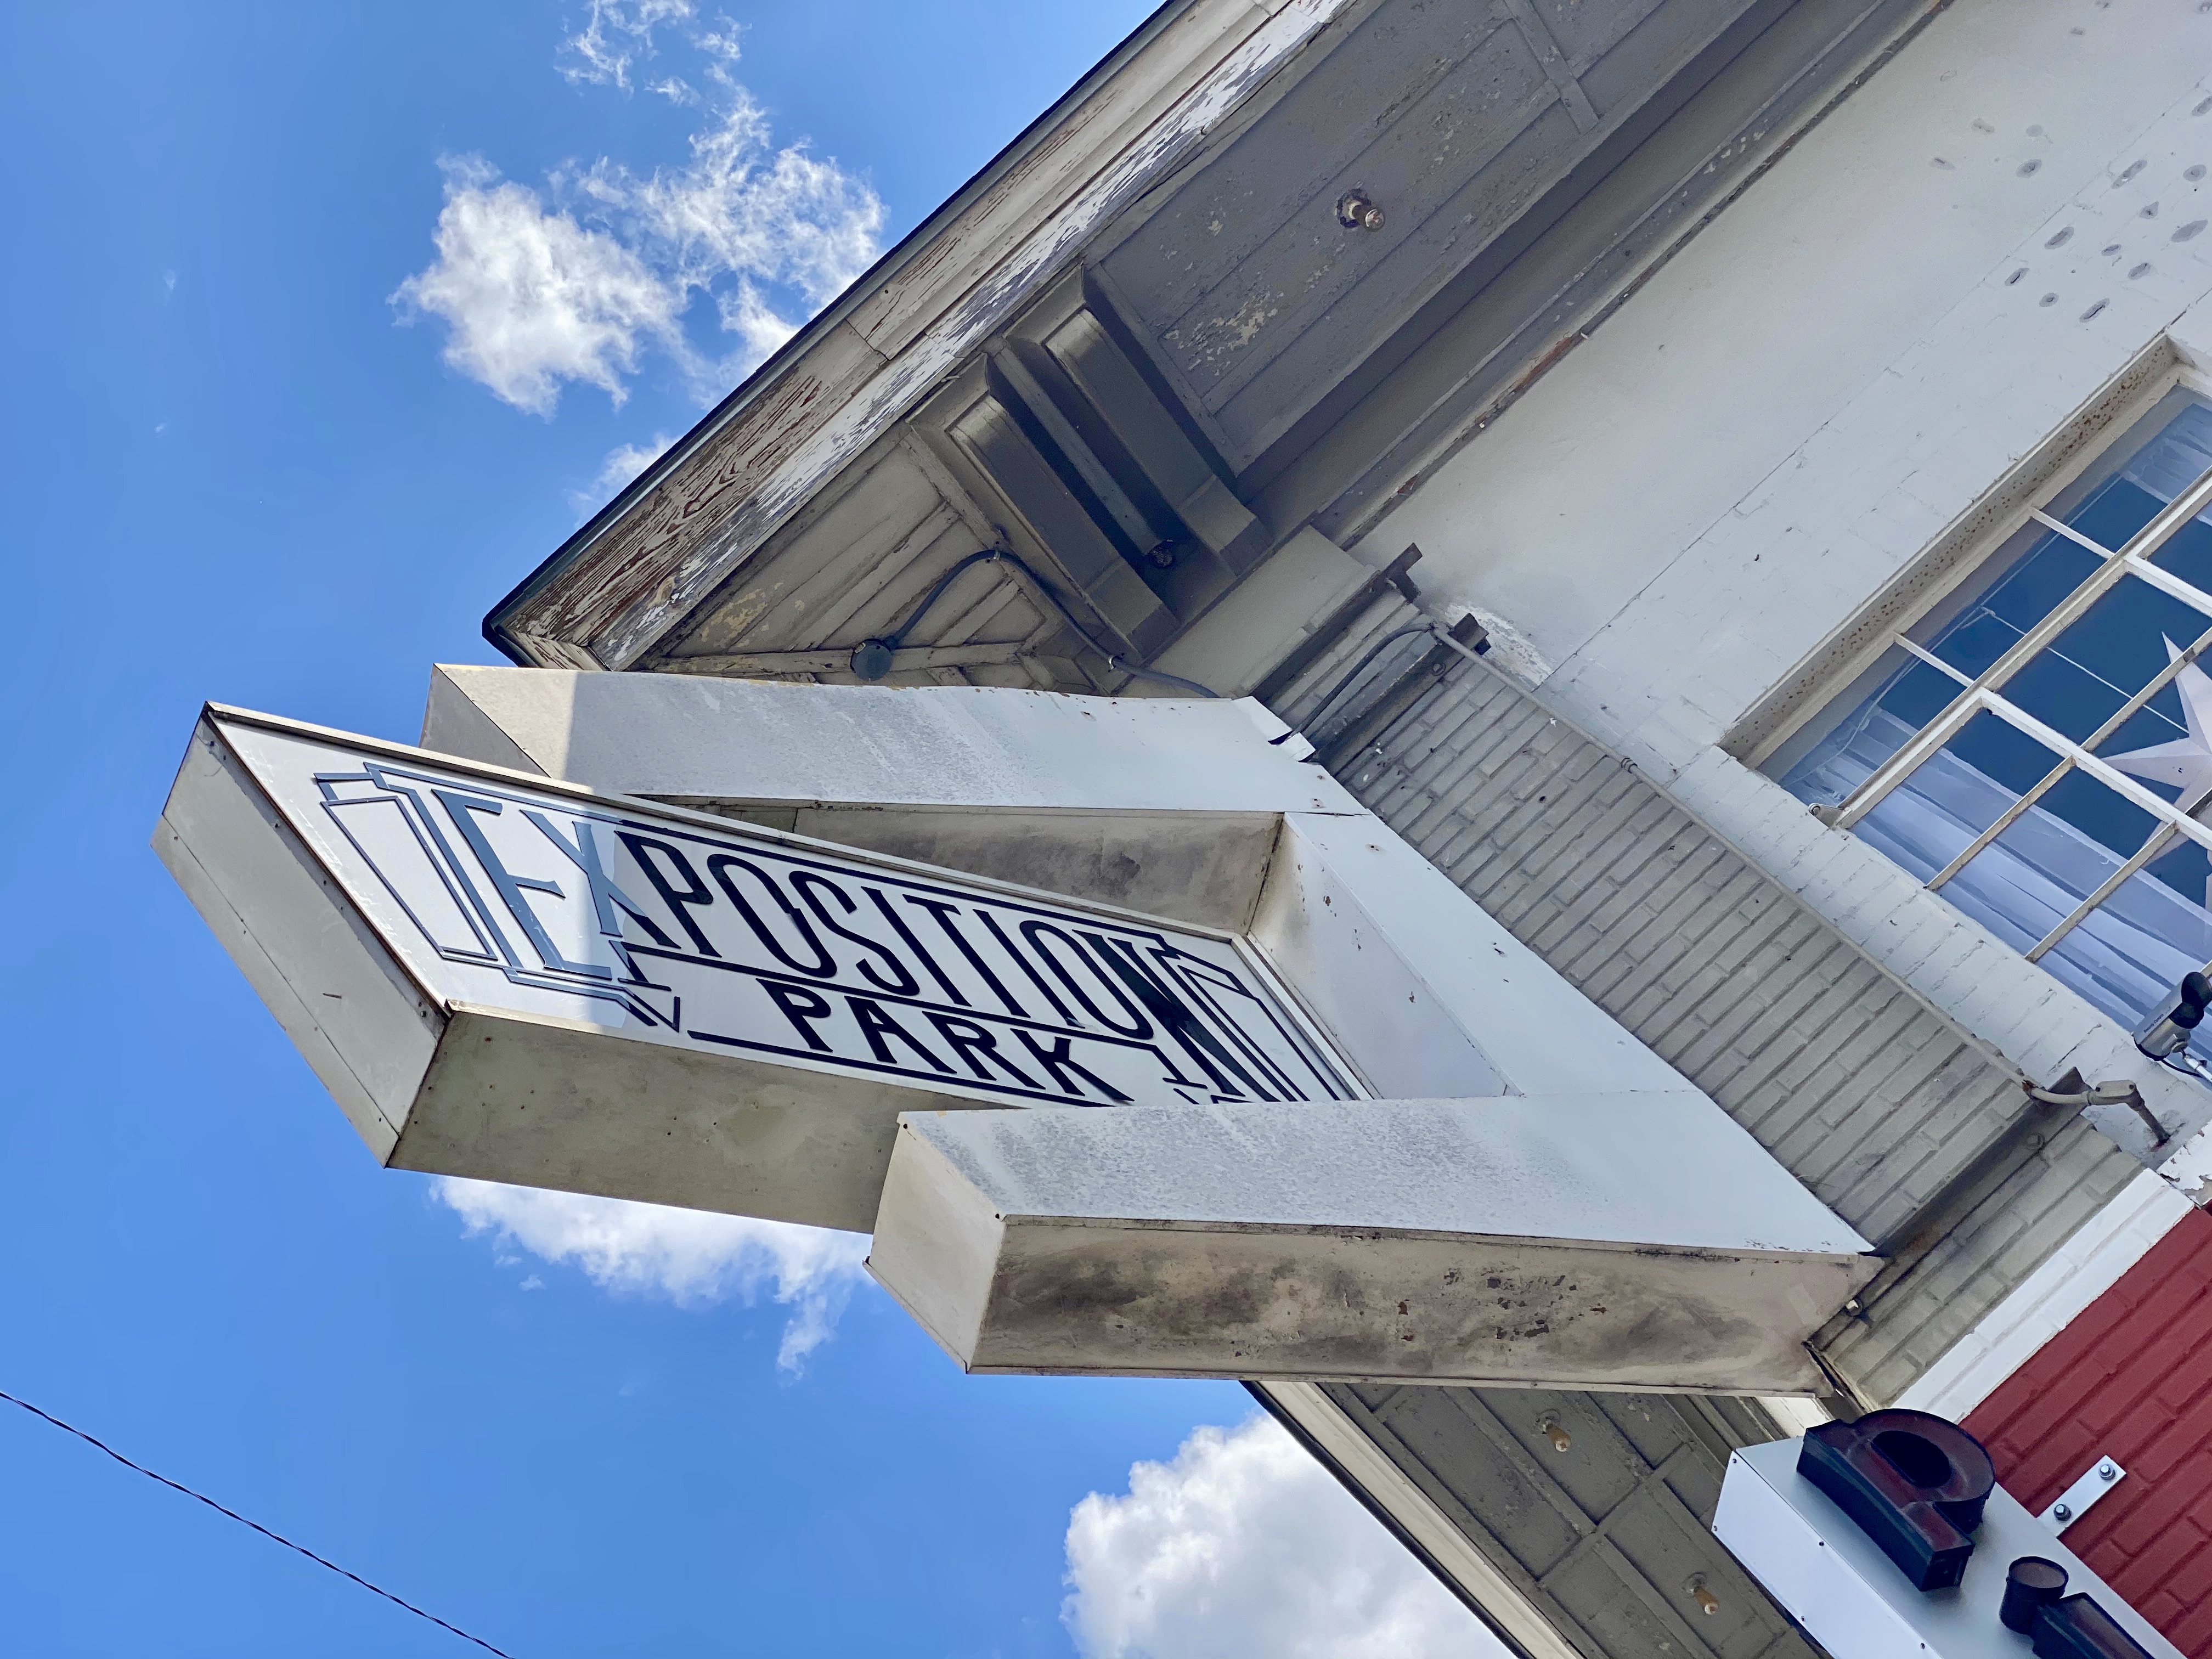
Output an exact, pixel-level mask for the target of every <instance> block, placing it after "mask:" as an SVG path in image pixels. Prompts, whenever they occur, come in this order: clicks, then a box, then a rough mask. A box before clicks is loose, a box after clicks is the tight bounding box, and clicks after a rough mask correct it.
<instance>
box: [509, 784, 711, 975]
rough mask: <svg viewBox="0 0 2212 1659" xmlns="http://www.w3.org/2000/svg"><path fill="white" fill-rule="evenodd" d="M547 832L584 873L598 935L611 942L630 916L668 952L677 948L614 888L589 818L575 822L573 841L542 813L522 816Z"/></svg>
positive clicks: (664, 932) (666, 935) (618, 937)
mask: <svg viewBox="0 0 2212 1659" xmlns="http://www.w3.org/2000/svg"><path fill="white" fill-rule="evenodd" d="M522 816H523V817H526V818H528V819H529V820H530V821H531V822H532V823H534V824H536V825H537V826H538V829H540V830H541V831H542V832H543V833H544V836H545V839H546V840H548V841H550V842H552V843H553V844H554V845H555V846H556V847H557V848H560V849H561V851H562V853H563V854H566V855H567V857H568V862H569V863H571V864H573V865H574V866H576V867H577V868H578V869H579V870H581V871H582V872H584V884H585V885H586V887H588V888H589V889H590V890H591V895H592V915H593V916H594V917H596V918H597V920H598V921H599V932H600V933H604V934H605V936H606V937H607V938H609V939H621V938H622V936H623V925H622V919H623V916H625V915H627V916H628V917H629V919H630V920H631V921H635V923H636V924H637V925H638V926H639V927H642V928H644V929H645V931H646V933H647V934H648V935H649V936H650V937H651V939H652V940H653V943H654V944H655V945H662V946H665V948H667V949H668V950H671V951H672V950H674V949H675V948H676V941H675V940H674V939H671V938H670V937H669V935H668V932H667V930H666V929H665V928H664V927H661V925H660V924H659V922H657V921H654V920H653V918H652V917H651V916H648V915H646V914H645V912H644V911H642V910H641V909H639V908H637V902H636V901H635V900H634V899H632V898H631V897H630V896H629V894H627V893H625V892H623V890H622V889H621V888H619V887H617V886H616V885H615V884H614V881H613V879H612V878H611V877H610V876H609V875H608V874H607V872H606V869H605V866H604V865H603V864H602V863H601V862H600V860H599V838H598V837H597V836H594V835H593V834H592V821H591V820H590V819H589V818H577V819H575V820H574V825H575V830H576V838H575V840H574V841H573V842H572V841H570V840H569V839H568V836H564V835H562V833H561V830H560V829H559V828H558V826H556V824H555V823H554V822H553V821H552V820H551V819H550V818H549V817H546V816H545V814H544V813H543V812H533V811H525V812H524V813H523V815H522Z"/></svg>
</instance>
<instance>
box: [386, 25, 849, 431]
mask: <svg viewBox="0 0 2212 1659" xmlns="http://www.w3.org/2000/svg"><path fill="white" fill-rule="evenodd" d="M656 30H666V31H672V32H674V33H676V34H677V35H678V37H679V38H680V43H681V45H682V46H683V48H684V50H685V51H686V52H690V54H692V55H693V56H694V57H696V58H697V59H699V61H700V63H701V64H702V68H701V69H700V70H699V71H698V73H699V76H700V78H701V80H702V83H703V85H704V88H705V90H703V91H702V90H700V89H698V88H695V87H694V86H693V85H692V84H691V83H690V82H687V81H685V80H684V79H683V78H682V77H681V76H675V75H669V76H663V77H662V78H661V79H660V80H659V81H656V82H652V83H650V84H649V88H648V89H650V90H653V91H657V92H659V93H662V94H665V95H666V96H668V97H670V98H671V99H672V100H675V101H677V102H678V103H679V104H685V105H694V106H699V107H701V108H702V112H703V115H704V118H703V120H702V125H700V127H699V128H698V130H697V131H695V132H694V133H693V134H692V135H691V137H690V143H689V150H690V154H689V157H688V159H687V160H686V161H685V162H684V164H683V165H682V166H679V167H656V168H654V169H653V171H652V172H651V173H645V174H640V173H635V172H634V171H633V170H631V169H630V168H629V167H627V166H626V165H624V164H623V163H621V162H619V161H615V160H613V159H612V158H611V157H608V156H601V157H600V158H599V160H597V161H593V162H592V163H590V164H589V165H588V166H585V165H581V164H576V163H571V164H568V165H567V166H564V167H560V168H557V169H556V170H555V171H554V172H553V173H550V174H549V175H548V177H547V179H546V183H545V188H544V190H543V191H539V190H537V189H533V188H532V187H531V186H529V185H523V184H519V183H516V182H513V181H512V180H507V179H502V178H501V175H500V173H499V172H498V170H497V169H496V168H495V167H492V166H491V165H490V164H489V162H487V161H484V160H483V158H482V157H479V156H464V157H460V158H458V159H452V158H449V159H448V160H447V161H444V162H442V163H441V166H443V167H444V168H445V170H446V199H445V205H444V207H443V209H442V210H441V212H440V213H439V216H438V223H437V228H436V230H435V233H434V234H433V238H432V240H433V242H434V243H435V246H436V248H437V258H435V260H434V261H433V262H432V263H431V264H430V265H429V266H428V268H427V269H425V270H422V271H420V272H418V273H416V275H414V276H410V277H409V278H407V280H406V281H405V282H404V283H401V284H400V285H399V288H398V290H397V291H396V292H395V293H394V294H393V295H392V301H393V303H394V304H395V305H397V306H398V307H400V312H401V318H402V320H412V319H414V318H416V316H419V315H422V314H424V313H428V314H429V315H432V316H435V317H437V318H439V319H441V320H442V321H443V322H444V323H445V324H446V325H447V343H446V348H445V359H446V362H447V363H448V364H449V365H451V366H452V367H453V368H456V369H458V370H459V371H460V372H461V373H462V374H466V375H468V376H470V377H471V379H473V380H479V381H481V382H483V385H485V386H489V388H490V389H491V391H492V392H493V393H494V394H495V395H496V396H497V397H499V398H503V399H505V400H506V401H507V403H510V404H513V405H514V406H515V407H516V408H518V409H521V410H527V411H528V412H530V413H532V414H536V415H544V416H550V415H551V414H552V413H553V411H554V409H555V407H556V404H558V402H559V399H560V394H561V388H562V386H563V385H564V384H566V383H567V382H569V381H576V382H580V383H581V384H583V385H586V386H597V387H599V389H600V390H602V391H604V392H606V393H607V394H608V396H609V397H610V398H612V399H613V400H614V401H615V402H616V403H617V404H620V403H621V402H622V400H623V389H624V383H625V381H626V380H627V379H628V377H629V376H630V375H632V374H635V373H636V372H637V369H638V367H639V364H640V362H641V359H642V358H643V357H644V356H646V355H647V353H648V352H653V351H658V352H659V353H661V354H663V355H664V356H666V357H667V358H668V359H669V360H670V361H671V362H673V363H674V364H675V365H676V366H677V368H678V369H679V370H680V371H681V372H682V374H684V377H685V378H686V380H689V381H690V385H691V387H692V389H693V391H694V392H695V393H696V394H698V395H700V396H701V397H702V398H705V397H708V396H711V395H712V394H714V392H719V391H720V390H722V389H725V388H726V386H728V385H729V384H730V383H731V382H732V381H734V380H738V379H741V378H742V377H743V376H744V375H745V374H749V373H750V371H751V370H752V369H753V368H756V367H757V366H758V365H759V364H760V363H761V362H763V361H764V360H765V359H766V358H767V357H768V356H769V354H770V353H772V352H773V351H775V349H776V348H777V347H778V346H780V345H781V344H782V343H784V342H785V341H786V340H787V339H789V338H790V337H791V336H792V335H793V333H794V332H795V331H797V329H798V327H799V323H800V322H802V321H803V320H804V319H805V318H806V317H808V316H811V314H812V313H814V312H816V311H817V310H819V309H820V308H821V307H823V305H825V304H826V303H828V302H829V300H830V299H832V298H834V297H835V296H836V294H837V293H838V292H839V291H840V290H841V289H843V288H844V287H845V286H846V284H847V283H850V282H851V281H852V280H853V278H854V276H858V275H859V274H860V272H861V271H862V270H866V268H867V266H868V265H869V264H870V263H871V262H872V260H873V259H874V258H875V257H876V255H877V253H878V252H879V251H880V249H881V246H882V237H883V228H884V204H883V202H882V200H881V198H879V197H878V196H877V195H876V193H875V191H873V190H872V188H871V187H870V186H869V185H868V184H867V183H866V180H864V179H860V178H858V177H856V176H854V174H852V173H848V172H847V171H846V170H845V169H844V168H843V167H840V166H839V165H838V164H837V162H836V161H834V160H828V159H823V158H821V157H817V156H816V155H812V154H811V153H810V151H809V150H808V149H807V146H806V144H805V143H804V142H803V141H802V142H800V143H793V144H786V145H783V146H781V148H779V147H778V146H777V145H776V143H775V136H774V133H773V131H772V130H771V127H770V124H769V118H768V114H767V112H766V111H765V110H763V108H762V107H761V106H760V104H759V102H758V100H756V99H755V98H754V97H753V95H752V94H750V92H748V91H747V90H746V89H745V88H744V87H743V86H742V85H740V84H739V83H738V82H737V81H736V79H735V78H734V77H733V76H732V74H731V66H732V64H735V63H736V61H737V35H736V33H735V30H734V29H733V28H732V27H731V26H729V25H728V24H727V23H726V22H725V23H720V24H718V25H716V26H714V27H708V26H707V25H705V24H703V23H702V21H700V19H699V16H698V13H697V9H696V5H695V4H694V3H692V0H592V5H591V9H590V11H589V13H588V15H587V17H586V22H585V25H584V27H582V28H581V29H580V30H579V31H578V32H577V33H575V34H574V35H572V36H570V37H569V38H568V40H566V41H564V42H563V44H562V58H561V70H562V74H564V75H566V76H568V78H569V79H570V80H571V81H574V82H582V83H589V84H595V85H603V86H612V87H617V88H621V89H622V90H623V91H625V92H627V91H629V90H630V88H631V86H632V82H633V76H634V75H635V72H636V71H637V70H638V68H639V66H640V65H641V64H642V63H643V62H644V61H645V60H646V59H647V58H653V57H656V56H657V55H658V54H659V47H658V46H656V45H655V38H654V35H655V31H656ZM701 295H709V296H711V298H712V300H713V303H714V313H715V317H716V320H717V321H718V322H719V323H720V326H721V329H722V331H724V332H725V333H726V334H729V335H732V336H734V337H735V338H734V340H733V342H732V349H730V350H729V351H727V352H726V353H723V354H719V355H718V354H717V353H714V352H710V351H706V350H703V349H701V348H700V347H699V346H697V345H696V343H694V342H693V340H692V339H691V337H690V335H689V334H688V333H687V332H686V329H685V319H686V318H687V317H688V315H689V314H690V311H691V309H692V307H693V305H694V303H695V302H696V301H697V299H698V298H699V297H700V296H701Z"/></svg>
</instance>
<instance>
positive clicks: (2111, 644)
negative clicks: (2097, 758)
mask: <svg viewBox="0 0 2212 1659" xmlns="http://www.w3.org/2000/svg"><path fill="white" fill-rule="evenodd" d="M2208 625H2212V617H2207V616H2205V615H2204V614H2203V612H2202V611H2193V610H2191V608H2190V607H2189V606H2187V605H2184V604H2182V602H2181V601H2180V600H2179V599H2174V598H2172V596H2170V595H2168V594H2165V593H2161V592H2159V591H2158V589H2156V588H2154V587H2153V586H2150V584H2149V583H2148V582H2145V581H2142V580H2140V579H2138V578H2136V577H2134V576H2125V577H2123V578H2121V580H2120V581H2119V582H2118V585H2116V586H2113V587H2112V589H2111V590H2110V591H2108V592H2105V593H2102V594H2100V595H2099V596H2098V598H2097V600H2096V602H2095V603H2094V604H2093V605H2091V606H2090V607H2089V609H2088V611H2087V613H2086V614H2085V615H2083V616H2082V617H2081V618H2079V619H2078V620H2077V621H2075V623H2073V624H2072V625H2071V626H2070V627H2069V628H2068V629H2066V631H2065V632H2064V633H2063V634H2061V635H2059V636H2058V637H2057V639H2056V640H2054V641H2051V645H2050V647H2049V648H2047V649H2046V650H2044V651H2042V652H2039V653H2037V655H2036V656H2035V658H2034V659H2033V660H2032V661H2031V662H2029V663H2028V664H2027V665H2026V666H2025V667H2023V668H2022V669H2021V671H2019V672H2018V673H2016V674H2015V675H2014V676H2013V677H2012V678H2011V679H2009V680H2008V681H2007V682H2006V683H2005V684H2004V686H2003V687H2002V690H2003V693H2004V695H2005V696H2007V697H2008V698H2010V699H2011V700H2012V701H2013V702H2016V703H2018V704H2019V705H2020V706H2021V708H2024V709H2026V710H2027V712H2028V713H2029V714H2033V715H2034V716H2035V717H2036V719H2038V720H2042V721H2043V722H2045V724H2046V725H2049V726H2055V727H2057V729H2058V730H2059V731H2061V732H2064V733H2065V734H2066V735H2067V736H2068V737H2069V738H2073V739H2074V740H2075V742H2077V743H2079V742H2081V741H2084V740H2085V739H2087V738H2088V737H2090V736H2091V735H2092V734H2093V732H2095V731H2096V730H2097V728H2098V727H2099V726H2102V725H2103V724H2104V723H2105V722H2106V720H2110V719H2111V718H2112V716H2113V715H2114V714H2118V713H2119V711H2120V709H2121V708H2123V707H2124V706H2125V705H2126V703H2127V701H2128V699H2129V698H2130V697H2132V696H2135V694H2136V692H2138V691H2140V690H2142V689H2143V687H2144V686H2146V685H2148V684H2149V683H2150V682H2151V680H2152V678H2154V676H2155V675H2156V674H2157V673H2158V671H2160V669H2162V668H2164V667H2165V666H2166V664H2167V663H2168V662H2170V661H2171V660H2172V657H2173V653H2175V652H2176V651H2178V650H2179V648H2180V647H2182V646H2184V645H2186V644H2188V643H2189V642H2190V641H2191V640H2194V639H2195V638H2196V637H2197V635H2199V634H2201V633H2203V631H2204V629H2205V628H2206V627H2207V626H2208Z"/></svg>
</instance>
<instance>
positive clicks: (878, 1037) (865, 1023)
mask: <svg viewBox="0 0 2212 1659" xmlns="http://www.w3.org/2000/svg"><path fill="white" fill-rule="evenodd" d="M845 1001H846V1003H847V1004H848V1006H850V1007H851V1008H852V1010H853V1018H854V1019H855V1020H857V1021H858V1022H859V1023H860V1034H861V1035H862V1036H865V1037H866V1038H867V1040H868V1052H869V1053H870V1054H873V1055H874V1056H875V1057H876V1058H877V1059H878V1060H881V1061H882V1062H883V1063H884V1065H886V1066H897V1065H900V1064H902V1061H901V1060H900V1059H899V1057H898V1055H897V1054H894V1053H893V1052H892V1051H891V1039H892V1038H893V1037H896V1038H897V1039H898V1040H899V1041H900V1042H903V1043H904V1044H906V1046H907V1047H908V1048H911V1049H913V1050H914V1051H915V1053H916V1054H920V1055H921V1061H922V1064H923V1065H925V1066H928V1067H929V1068H930V1070H932V1071H933V1072H942V1073H945V1075H946V1076H947V1077H950V1076H951V1075H952V1068H951V1066H947V1065H946V1064H945V1062H944V1061H943V1060H939V1058H938V1057H937V1056H936V1055H935V1054H932V1053H931V1052H930V1051H929V1047H928V1045H927V1043H925V1042H922V1041H921V1038H919V1037H917V1036H915V1034H914V1033H913V1032H911V1031H909V1030H907V1029H906V1027H905V1026H903V1025H902V1024H899V1023H898V1021H896V1020H895V1019H893V1018H891V1017H890V1013H889V1012H886V1011H885V1010H884V1006H883V1005H882V1004H880V1003H878V1002H875V1001H873V1000H870V999H869V998H867V997H847V998H846V999H845Z"/></svg>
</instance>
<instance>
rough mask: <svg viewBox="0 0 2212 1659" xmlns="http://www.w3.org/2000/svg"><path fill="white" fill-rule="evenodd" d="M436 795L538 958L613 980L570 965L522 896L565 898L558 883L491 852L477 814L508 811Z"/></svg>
mask: <svg viewBox="0 0 2212 1659" xmlns="http://www.w3.org/2000/svg"><path fill="white" fill-rule="evenodd" d="M436 793H437V796H438V799H440V800H441V801H443V802H444V803H445V804H446V812H447V816H448V817H451V818H452V819H453V827H454V828H455V829H459V831H460V832H461V838H462V839H463V840H464V841H465V842H468V844H469V850H470V851H471V852H472V853H474V854H476V855H477V863H479V864H481V865H482V866H483V872H484V874H486V875H487V876H489V877H490V878H491V884H492V886H493V887H494V888H495V889H496V890H498V892H499V896H500V897H501V899H502V900H504V901H505V902H506V904H507V909H508V910H509V911H510V912H512V913H513V916H514V919H515V921H516V922H517V923H519V924H520V927H521V928H522V931H523V933H525V934H526V935H528V937H529V939H530V943H531V945H532V947H533V948H534V949H535V950H536V951H537V952H538V960H539V961H540V962H542V963H544V964H545V965H546V966H547V967H548V968H550V969H554V970H555V971H556V972H558V973H563V974H579V975H582V976H583V977H584V978H586V979H607V980H611V979H612V978H613V977H614V976H615V970H614V969H611V968H609V967H606V966H605V965H604V964H602V963H596V962H571V961H569V960H568V957H564V956H562V954H561V947H560V946H558V945H556V944H554V943H553V936H552V935H551V934H550V933H547V932H546V931H545V924H544V921H542V920H540V918H539V916H538V912H537V911H535V910H533V909H532V908H531V907H530V901H529V899H528V898H527V897H526V896H525V895H526V894H530V893H547V894H550V895H551V896H553V897H555V898H566V897H567V896H568V895H567V894H566V893H564V892H562V890H561V884H560V883H559V882H557V881H545V880H543V879H541V878H538V877H536V876H518V875H516V874H515V873H514V872H513V871H512V870H510V869H508V868H507V866H506V865H505V864H503V863H501V861H500V856H499V854H497V853H495V852H494V851H492V846H491V842H490V839H489V837H488V836H485V834H484V832H483V825H482V824H480V823H477V820H476V815H477V813H479V812H482V813H483V814H485V815H486V816H487V817H499V816H500V815H501V814H502V813H503V812H505V811H507V809H506V808H505V807H504V806H501V805H500V804H499V803H498V802H497V801H495V800H486V799H484V798H483V797H482V796H480V795H463V794H457V793H454V792H453V790H450V789H441V790H439V791H437V792H436Z"/></svg>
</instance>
